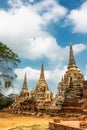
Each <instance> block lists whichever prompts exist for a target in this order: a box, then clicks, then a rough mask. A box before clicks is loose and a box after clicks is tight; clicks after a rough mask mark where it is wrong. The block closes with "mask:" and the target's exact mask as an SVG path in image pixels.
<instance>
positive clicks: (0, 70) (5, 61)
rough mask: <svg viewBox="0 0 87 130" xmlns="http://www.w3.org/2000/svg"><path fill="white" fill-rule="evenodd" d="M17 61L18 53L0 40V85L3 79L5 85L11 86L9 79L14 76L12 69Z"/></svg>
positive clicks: (11, 79) (12, 78)
mask: <svg viewBox="0 0 87 130" xmlns="http://www.w3.org/2000/svg"><path fill="white" fill-rule="evenodd" d="M19 62H20V60H19V58H18V55H17V54H15V53H14V52H13V51H12V50H11V49H10V48H8V47H7V46H6V45H4V44H3V43H2V42H0V85H1V83H2V82H1V81H2V80H4V81H5V87H9V86H11V81H13V80H14V79H15V78H16V75H15V74H14V71H13V70H14V68H16V67H17V65H18V63H19Z"/></svg>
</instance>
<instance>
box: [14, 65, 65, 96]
mask: <svg viewBox="0 0 87 130" xmlns="http://www.w3.org/2000/svg"><path fill="white" fill-rule="evenodd" d="M40 71H41V70H37V69H33V68H31V67H29V66H28V67H26V68H23V69H20V68H18V69H16V70H15V73H16V74H17V80H18V81H19V83H17V88H20V89H21V88H22V86H20V85H22V84H21V82H23V79H24V75H25V72H26V75H27V81H29V84H28V86H29V91H30V90H31V89H32V88H33V86H36V83H37V82H38V80H39V77H40ZM65 71H66V66H65V67H64V68H62V69H54V70H45V71H44V75H45V79H46V82H47V84H48V86H49V89H51V91H52V92H54V94H55V93H56V92H57V85H58V83H59V81H61V78H62V76H63V75H64V73H65ZM32 81H33V83H35V84H33V86H32V84H31V82H32Z"/></svg>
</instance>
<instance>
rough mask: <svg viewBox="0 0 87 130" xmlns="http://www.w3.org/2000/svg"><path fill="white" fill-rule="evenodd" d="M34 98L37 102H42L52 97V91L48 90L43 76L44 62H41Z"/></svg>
mask: <svg viewBox="0 0 87 130" xmlns="http://www.w3.org/2000/svg"><path fill="white" fill-rule="evenodd" d="M35 98H36V100H37V102H43V101H46V100H51V99H52V92H51V91H50V90H49V88H48V85H47V83H46V80H45V76H44V64H42V67H41V72H40V78H39V80H38V83H37V85H36V88H35Z"/></svg>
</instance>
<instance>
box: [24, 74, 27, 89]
mask: <svg viewBox="0 0 87 130" xmlns="http://www.w3.org/2000/svg"><path fill="white" fill-rule="evenodd" d="M23 88H27V78H26V73H25V76H24V82H23Z"/></svg>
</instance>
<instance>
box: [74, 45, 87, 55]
mask: <svg viewBox="0 0 87 130" xmlns="http://www.w3.org/2000/svg"><path fill="white" fill-rule="evenodd" d="M85 49H87V45H85V44H83V43H79V44H75V45H73V50H74V53H75V54H77V53H80V52H82V51H84V50H85Z"/></svg>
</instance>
